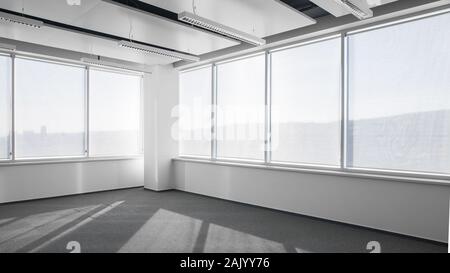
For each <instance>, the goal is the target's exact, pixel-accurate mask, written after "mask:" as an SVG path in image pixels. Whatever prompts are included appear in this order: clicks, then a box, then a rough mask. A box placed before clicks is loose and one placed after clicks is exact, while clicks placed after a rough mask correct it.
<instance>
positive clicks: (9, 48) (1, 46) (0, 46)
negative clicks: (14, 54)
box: [0, 43, 16, 51]
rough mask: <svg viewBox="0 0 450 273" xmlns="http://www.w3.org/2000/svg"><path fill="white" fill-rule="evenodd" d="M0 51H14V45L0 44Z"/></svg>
mask: <svg viewBox="0 0 450 273" xmlns="http://www.w3.org/2000/svg"><path fill="white" fill-rule="evenodd" d="M0 49H2V50H7V51H16V46H15V45H10V44H4V43H0Z"/></svg>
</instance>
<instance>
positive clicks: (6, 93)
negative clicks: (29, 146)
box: [0, 55, 12, 160]
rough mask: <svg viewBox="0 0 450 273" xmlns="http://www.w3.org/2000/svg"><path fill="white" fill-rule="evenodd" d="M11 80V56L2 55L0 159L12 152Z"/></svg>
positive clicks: (0, 63)
mask: <svg viewBox="0 0 450 273" xmlns="http://www.w3.org/2000/svg"><path fill="white" fill-rule="evenodd" d="M11 82H12V81H11V58H10V57H9V56H1V55H0V160H2V159H8V158H9V153H10V135H11Z"/></svg>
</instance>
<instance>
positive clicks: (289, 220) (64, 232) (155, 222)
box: [0, 188, 447, 253]
mask: <svg viewBox="0 0 450 273" xmlns="http://www.w3.org/2000/svg"><path fill="white" fill-rule="evenodd" d="M371 241H376V242H378V243H379V245H380V246H381V251H382V252H444V253H445V252H447V245H446V244H442V243H436V242H432V241H426V240H422V239H416V238H412V237H406V236H402V235H396V234H392V233H387V232H382V231H376V230H371V229H366V228H362V227H356V226H351V225H346V224H341V223H336V222H331V221H326V220H320V219H316V218H311V217H307V216H301V215H295V214H291V213H285V212H280V211H275V210H270V209H265V208H260V207H255V206H249V205H245V204H239V203H235V202H229V201H225V200H219V199H215V198H210V197H205V196H200V195H195V194H190V193H185V192H180V191H167V192H152V191H148V190H144V189H142V188H134V189H126V190H117V191H108V192H100V193H91V194H84V195H77V196H68V197H59V198H51V199H43V200H36V201H27V202H19V203H11V204H4V205H0V252H71V251H75V252H78V251H80V252H114V253H115V252H281V253H283V252H297V253H311V252H312V253H315V252H366V253H367V252H370V251H369V250H367V244H368V242H371Z"/></svg>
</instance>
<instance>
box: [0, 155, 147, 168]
mask: <svg viewBox="0 0 450 273" xmlns="http://www.w3.org/2000/svg"><path fill="white" fill-rule="evenodd" d="M143 158H144V156H143V155H135V156H111V157H90V158H87V157H72V158H40V159H21V160H5V161H0V167H6V166H22V165H45V164H67V163H86V162H99V161H118V160H139V159H143Z"/></svg>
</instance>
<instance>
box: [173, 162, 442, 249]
mask: <svg viewBox="0 0 450 273" xmlns="http://www.w3.org/2000/svg"><path fill="white" fill-rule="evenodd" d="M173 164H174V166H175V173H176V175H175V179H176V180H175V181H176V183H175V187H176V188H177V189H179V190H183V191H188V192H194V193H199V194H204V195H209V196H214V197H218V198H223V199H227V200H233V201H238V202H243V203H248V204H253V205H258V206H263V207H268V208H274V209H279V210H283V211H289V212H294V213H299V214H304V215H310V216H315V217H319V218H325V219H330V220H335V221H339V222H345V223H351V224H356V225H360V226H367V227H371V228H376V229H381V230H386V231H393V232H396V233H401V234H406V235H412V236H416V237H421V238H426V239H432V240H436V241H442V242H447V239H448V236H447V234H448V222H449V219H448V218H449V196H450V187H449V186H444V185H429V184H418V183H410V182H397V181H383V180H375V179H366V178H364V179H363V178H353V177H341V176H332V175H322V174H307V173H299V172H289V171H279V170H264V169H256V168H246V167H236V166H222V165H213V164H207V163H197V162H195V163H194V162H183V161H174V163H173Z"/></svg>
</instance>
